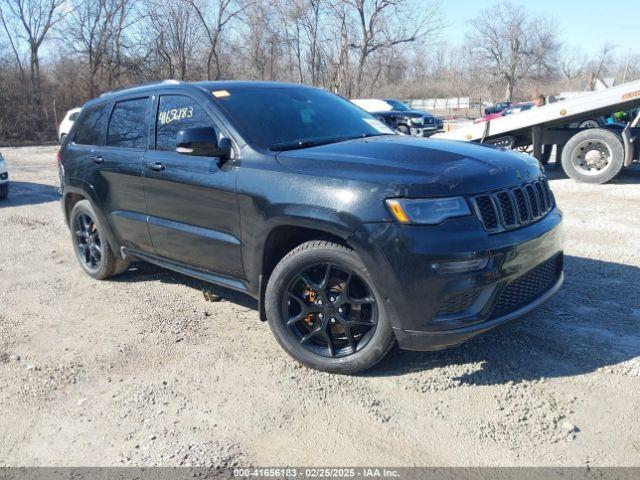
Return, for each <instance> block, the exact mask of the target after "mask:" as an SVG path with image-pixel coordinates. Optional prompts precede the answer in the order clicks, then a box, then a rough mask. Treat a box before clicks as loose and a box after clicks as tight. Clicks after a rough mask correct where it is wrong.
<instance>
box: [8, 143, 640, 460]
mask: <svg viewBox="0 0 640 480" xmlns="http://www.w3.org/2000/svg"><path fill="white" fill-rule="evenodd" d="M55 151H56V149H55V148H53V147H30V148H21V149H10V148H7V149H3V152H2V153H3V154H4V155H5V156H6V158H7V160H8V164H9V170H10V174H11V178H12V181H13V183H12V185H11V192H10V197H9V199H8V200H7V201H4V202H2V203H0V305H2V307H1V309H0V465H64V466H79V465H99V466H108V465H191V466H212V465H215V466H234V465H243V466H246V465H296V466H313V465H316V466H319V465H352V466H367V465H372V464H375V465H387V466H402V465H405V466H409V465H419V466H454V465H465V466H469V465H514V466H515V465H549V466H556V465H620V466H629V465H635V466H638V465H640V395H639V391H640V332H639V331H638V325H639V324H640V295H639V293H638V288H639V286H640V268H639V267H640V253H639V249H638V241H639V237H640V217H639V216H638V207H639V206H640V170H632V171H628V172H626V173H625V174H624V175H623V176H622V177H620V178H619V179H618V180H617V181H616V182H615V183H612V184H608V185H604V186H589V185H584V184H578V183H574V182H573V181H571V180H568V179H566V177H565V176H564V175H563V174H562V173H560V172H559V171H558V170H555V169H553V168H551V169H550V175H551V178H552V181H551V184H552V188H553V190H554V191H555V193H556V196H557V199H558V203H559V205H560V206H561V208H562V209H563V210H564V212H565V214H566V217H565V218H566V222H565V231H566V255H567V258H566V283H565V286H564V288H563V289H562V290H561V291H560V293H559V294H558V295H557V296H556V297H555V298H554V299H553V300H552V301H551V302H549V303H548V304H547V305H546V306H544V307H543V308H541V309H539V310H538V311H537V312H535V313H533V314H531V315H529V316H528V317H526V318H525V319H522V320H521V321H520V322H516V323H514V324H511V325H509V326H506V327H504V328H502V329H499V330H497V331H495V332H492V333H490V334H487V335H485V336H483V337H480V338H478V339H476V340H474V341H472V342H470V343H467V344H465V345H462V346H460V347H457V348H454V349H451V350H448V351H445V352H435V353H411V352H401V351H399V350H397V349H396V350H393V351H392V352H391V354H390V356H389V357H388V358H387V359H386V360H385V361H384V362H383V363H381V364H380V365H379V366H378V367H376V368H375V369H374V370H372V371H370V372H368V373H367V374H366V375H364V376H359V377H344V376H336V375H328V374H324V373H319V372H315V371H311V370H308V369H305V368H302V367H300V366H298V365H297V364H296V363H294V362H293V361H292V360H290V359H289V358H288V357H287V356H286V354H285V353H283V352H282V351H281V350H280V348H279V347H278V346H277V344H276V342H275V340H274V339H273V338H272V337H271V334H270V332H269V329H268V327H267V326H266V325H265V324H263V323H261V322H260V321H259V320H258V314H257V312H256V310H255V309H256V303H255V302H254V301H253V300H251V299H249V298H246V297H244V296H241V295H239V294H236V293H233V292H230V291H227V290H222V289H218V288H213V291H214V292H215V293H217V294H219V295H220V296H221V297H222V300H221V301H219V302H215V303H213V302H207V301H206V300H205V298H204V296H203V294H202V291H203V289H205V288H209V287H207V285H206V284H204V283H202V282H199V281H197V280H193V279H190V278H188V277H185V276H181V275H179V274H175V273H172V272H169V271H165V270H162V269H160V268H156V267H153V266H150V265H145V264H140V265H139V266H137V267H136V268H134V269H132V270H131V271H130V272H128V273H127V274H125V275H123V276H121V277H119V278H117V279H115V280H112V281H105V282H97V281H93V280H91V279H90V278H89V277H87V276H86V275H84V274H83V273H82V271H81V270H80V268H79V266H77V265H76V261H75V258H74V256H73V252H72V249H71V243H70V240H69V233H68V231H67V228H66V226H65V225H64V222H63V218H62V214H61V211H60V207H59V203H58V202H57V194H56V190H55V187H54V186H55V185H56V180H57V174H56V169H55Z"/></svg>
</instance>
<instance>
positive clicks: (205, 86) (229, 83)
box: [82, 79, 317, 108]
mask: <svg viewBox="0 0 640 480" xmlns="http://www.w3.org/2000/svg"><path fill="white" fill-rule="evenodd" d="M256 87H257V88H306V89H316V88H317V87H311V86H309V85H303V84H299V83H286V82H268V81H253V80H219V81H198V82H185V81H181V80H171V79H169V80H162V81H159V82H152V83H146V84H142V85H134V86H131V87H125V88H121V89H118V90H112V91H108V92H104V93H103V94H101V95H100V96H99V97H96V98H93V99H91V100H89V101H87V102H86V103H85V104H84V105H83V107H82V108H84V107H87V106H92V105H99V104H102V103H106V102H110V101H112V100H114V99H117V98H119V97H123V96H128V95H131V94H136V93H140V94H144V93H148V92H153V91H154V90H157V89H159V88H162V89H169V90H173V89H175V90H176V91H185V90H191V91H193V90H197V91H204V92H207V93H208V92H211V91H214V90H224V89H227V88H229V89H231V88H234V89H237V88H256Z"/></svg>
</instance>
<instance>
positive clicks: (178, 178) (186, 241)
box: [143, 92, 243, 278]
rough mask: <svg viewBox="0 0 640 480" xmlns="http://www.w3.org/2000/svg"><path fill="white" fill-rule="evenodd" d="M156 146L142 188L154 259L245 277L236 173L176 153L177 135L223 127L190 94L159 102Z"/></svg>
mask: <svg viewBox="0 0 640 480" xmlns="http://www.w3.org/2000/svg"><path fill="white" fill-rule="evenodd" d="M155 110H156V116H155V117H156V119H155V129H154V133H155V145H154V148H153V149H150V150H149V151H147V152H146V154H145V157H144V164H145V168H144V173H143V184H144V190H145V196H146V200H147V212H148V214H149V217H148V221H149V231H150V233H151V239H152V241H153V246H154V248H155V251H156V254H157V255H158V256H160V257H163V258H167V259H169V260H174V261H177V262H180V263H183V264H186V265H189V266H192V267H195V268H197V269H200V270H207V271H211V272H216V273H220V274H223V275H226V276H231V277H236V278H238V277H242V276H243V268H242V258H241V245H240V221H239V213H238V204H237V200H236V194H235V183H236V167H234V166H233V161H231V160H230V161H227V162H225V163H222V164H221V163H220V159H218V158H215V157H195V156H190V155H184V154H180V153H176V135H177V132H178V130H180V129H183V128H189V127H205V126H206V127H213V128H215V129H216V132H218V138H220V131H221V130H220V126H219V124H218V122H216V121H215V120H214V117H213V112H212V111H211V110H208V109H207V108H205V107H204V106H203V104H201V103H200V102H199V101H198V100H197V99H196V97H192V96H190V95H188V94H182V93H180V94H174V93H169V92H167V93H166V94H161V95H160V96H159V97H158V99H157V100H156V102H155Z"/></svg>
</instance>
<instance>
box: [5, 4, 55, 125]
mask: <svg viewBox="0 0 640 480" xmlns="http://www.w3.org/2000/svg"><path fill="white" fill-rule="evenodd" d="M64 4H65V0H0V7H1V8H0V21H1V22H2V26H3V28H4V30H5V32H6V34H7V37H8V38H9V40H10V44H11V48H12V51H13V53H14V55H15V58H16V63H17V65H18V67H19V69H20V72H21V76H22V77H23V79H24V78H26V73H25V70H26V69H25V68H24V66H23V63H22V59H21V52H20V46H19V45H18V43H17V41H22V43H23V44H24V45H25V46H26V50H27V52H28V53H27V55H28V58H29V82H28V86H29V88H28V90H27V98H28V101H29V104H30V110H31V112H30V117H31V118H30V120H31V126H32V128H33V129H34V130H36V129H38V125H39V124H41V116H40V113H41V110H42V89H41V73H40V48H41V47H42V44H43V42H44V41H45V40H46V39H47V38H48V36H49V35H50V33H51V31H52V28H53V27H54V26H55V25H56V24H57V23H58V22H60V21H61V20H62V19H63V18H64V16H65V14H66V12H65V11H64V9H63V8H62V7H63V5H64Z"/></svg>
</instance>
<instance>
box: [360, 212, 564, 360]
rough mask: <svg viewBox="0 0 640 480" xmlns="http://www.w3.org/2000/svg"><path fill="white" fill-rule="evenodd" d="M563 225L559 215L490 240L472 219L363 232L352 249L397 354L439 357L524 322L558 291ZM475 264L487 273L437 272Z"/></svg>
mask: <svg viewBox="0 0 640 480" xmlns="http://www.w3.org/2000/svg"><path fill="white" fill-rule="evenodd" d="M561 224H562V215H561V213H560V212H559V210H558V209H553V210H552V211H551V212H550V213H549V214H548V215H547V216H546V217H544V218H543V219H541V220H539V221H537V222H536V223H533V224H530V225H528V226H526V227H524V228H519V229H516V230H512V231H507V232H502V233H499V234H491V235H490V234H488V233H487V232H485V231H484V230H483V229H482V227H481V226H480V224H479V222H478V220H477V219H475V218H473V217H465V218H458V219H450V220H448V221H446V222H444V223H443V224H441V225H438V226H410V225H399V224H396V223H377V224H365V225H363V226H362V227H361V228H360V229H359V230H357V231H356V233H355V234H354V235H353V236H352V237H351V242H350V243H351V244H352V245H354V247H355V248H356V250H358V253H359V254H360V255H361V257H362V259H363V261H364V263H365V265H366V267H367V269H368V270H369V272H370V273H371V276H372V279H373V281H374V283H375V285H376V288H377V289H378V293H379V295H380V296H381V297H382V300H383V301H384V302H385V309H386V310H387V313H388V314H389V315H390V317H391V323H392V326H393V329H394V332H395V334H396V338H397V340H398V343H399V345H400V347H401V348H404V349H408V350H439V349H442V348H447V347H449V346H453V345H457V344H459V343H462V342H464V341H466V340H468V339H470V338H472V337H474V336H475V335H478V334H480V333H483V332H485V331H487V330H489V329H492V328H495V327H497V326H499V325H501V324H503V323H506V322H508V321H510V320H514V319H516V318H519V317H521V316H523V315H525V314H526V313H528V312H530V311H531V310H533V309H535V308H537V307H538V306H540V305H541V304H542V303H544V302H545V301H546V300H548V299H549V298H550V297H551V296H552V295H553V294H554V293H555V292H556V291H557V290H558V289H559V288H560V286H561V285H562V281H563V273H562V268H563V256H562V231H561ZM362 242H366V243H362ZM372 243H373V245H372ZM361 246H362V248H360V247H361ZM475 259H483V260H485V259H486V266H482V267H481V268H479V269H478V270H474V271H467V272H461V273H440V271H439V269H440V266H442V265H455V264H457V263H458V262H467V261H470V260H475Z"/></svg>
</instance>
